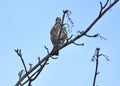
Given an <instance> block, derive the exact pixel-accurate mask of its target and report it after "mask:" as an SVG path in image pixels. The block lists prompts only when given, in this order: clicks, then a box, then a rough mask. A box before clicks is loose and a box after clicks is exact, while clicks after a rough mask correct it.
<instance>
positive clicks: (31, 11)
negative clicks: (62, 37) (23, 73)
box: [0, 0, 120, 86]
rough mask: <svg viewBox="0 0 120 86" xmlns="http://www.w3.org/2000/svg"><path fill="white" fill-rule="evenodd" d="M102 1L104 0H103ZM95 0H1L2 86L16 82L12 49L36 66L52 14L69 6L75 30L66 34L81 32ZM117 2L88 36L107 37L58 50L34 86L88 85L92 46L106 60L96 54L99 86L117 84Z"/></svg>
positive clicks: (119, 74) (46, 40)
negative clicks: (106, 58)
mask: <svg viewBox="0 0 120 86" xmlns="http://www.w3.org/2000/svg"><path fill="white" fill-rule="evenodd" d="M102 1H103V3H104V2H105V0H102ZM99 2H100V1H99V0H92V1H88V0H84V1H78V0H77V1H75V0H70V1H64V0H50V1H48V0H44V1H40V0H0V42H1V45H0V58H1V61H0V65H1V71H0V77H1V80H0V86H14V85H15V83H16V81H17V80H18V75H17V74H18V72H19V71H20V70H21V69H23V66H22V63H21V61H20V58H19V57H18V56H17V55H16V53H15V52H14V49H17V48H19V49H22V53H23V57H24V60H25V62H26V64H27V67H29V65H28V64H29V63H32V64H33V65H35V64H36V63H37V57H38V56H40V57H41V58H42V57H44V56H45V55H46V54H47V52H46V50H45V48H44V46H45V45H46V46H47V47H48V48H49V50H51V49H52V44H51V41H50V35H49V32H50V30H51V28H52V26H53V25H54V22H55V18H56V17H57V16H59V17H61V16H62V11H63V10H66V9H67V10H71V11H72V13H73V14H72V15H71V18H72V20H73V22H74V28H73V29H72V32H71V33H69V34H74V36H75V35H77V31H79V30H81V31H82V30H85V29H86V28H87V27H88V25H89V24H90V23H91V22H92V21H93V20H94V18H96V16H97V15H98V13H99V9H100V5H99ZM119 9H120V3H117V4H116V5H115V6H114V7H113V8H112V9H111V10H109V11H108V12H107V13H106V14H105V15H104V16H103V17H102V18H101V19H100V21H99V22H98V23H97V24H96V25H95V26H94V27H93V28H92V30H91V31H90V32H89V33H88V34H96V33H100V34H101V35H102V36H104V37H105V38H107V40H101V39H99V38H87V37H82V38H81V39H79V40H77V43H84V44H85V46H81V47H78V46H75V45H73V44H72V45H70V46H68V47H66V48H64V49H62V50H61V51H60V55H59V59H57V60H52V59H50V61H49V63H50V64H49V65H47V66H46V67H45V68H44V70H43V71H42V73H41V75H40V76H39V77H38V78H37V80H35V81H34V82H33V86H40V85H41V86H91V85H92V81H93V75H94V68H95V62H91V58H92V56H93V54H94V50H95V49H96V47H100V48H101V50H100V52H101V53H102V54H105V55H108V56H109V59H110V61H109V62H108V61H106V60H105V59H104V58H100V64H99V71H100V74H99V75H98V77H97V82H96V83H97V84H98V85H100V86H119V85H120V83H119V81H120V69H119V68H118V66H119V65H120V62H119V61H120V58H119V50H120V47H119V44H120V40H119V37H120V34H119V33H120V30H119V27H120V19H119V16H120V12H119Z"/></svg>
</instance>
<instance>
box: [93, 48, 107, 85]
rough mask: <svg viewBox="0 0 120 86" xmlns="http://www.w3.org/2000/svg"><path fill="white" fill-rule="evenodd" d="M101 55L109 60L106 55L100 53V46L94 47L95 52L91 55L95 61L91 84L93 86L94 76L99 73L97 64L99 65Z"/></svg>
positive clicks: (94, 82)
mask: <svg viewBox="0 0 120 86" xmlns="http://www.w3.org/2000/svg"><path fill="white" fill-rule="evenodd" d="M100 56H103V57H105V58H106V60H107V61H109V59H108V58H107V57H108V56H106V55H104V54H100V48H96V50H95V53H94V55H93V58H92V61H94V60H95V61H96V67H95V74H94V79H93V86H95V84H96V78H97V75H98V74H99V73H100V72H98V65H99V57H100Z"/></svg>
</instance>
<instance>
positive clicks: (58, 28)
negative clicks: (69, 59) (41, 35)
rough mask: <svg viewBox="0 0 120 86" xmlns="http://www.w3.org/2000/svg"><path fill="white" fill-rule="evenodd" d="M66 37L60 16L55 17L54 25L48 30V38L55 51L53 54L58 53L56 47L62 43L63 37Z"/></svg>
mask: <svg viewBox="0 0 120 86" xmlns="http://www.w3.org/2000/svg"><path fill="white" fill-rule="evenodd" d="M66 38H67V31H66V28H65V27H64V26H63V25H62V21H61V18H59V17H57V18H56V22H55V25H54V26H53V27H52V29H51V31H50V39H51V41H52V44H53V47H54V49H55V51H56V52H55V53H53V55H59V51H58V49H59V48H60V47H61V46H62V45H63V44H64V42H65V39H66Z"/></svg>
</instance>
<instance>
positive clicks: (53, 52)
mask: <svg viewBox="0 0 120 86" xmlns="http://www.w3.org/2000/svg"><path fill="white" fill-rule="evenodd" d="M52 55H56V56H58V55H59V50H58V49H57V48H53V50H52Z"/></svg>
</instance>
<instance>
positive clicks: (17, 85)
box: [15, 0, 119, 86]
mask: <svg viewBox="0 0 120 86" xmlns="http://www.w3.org/2000/svg"><path fill="white" fill-rule="evenodd" d="M108 1H109V0H107V2H108ZM118 1H119V0H115V1H114V2H113V3H111V5H109V6H108V7H106V6H107V5H106V6H105V5H104V6H105V7H104V8H102V9H104V10H102V11H101V12H100V14H99V15H98V16H97V17H96V19H95V20H94V21H93V22H92V23H91V24H90V25H89V26H88V28H86V30H85V31H84V32H83V33H82V34H79V35H77V36H76V37H74V38H72V37H71V38H70V40H68V41H67V42H66V43H65V44H64V45H63V46H62V47H61V48H59V49H58V50H61V49H63V48H64V47H66V46H68V45H70V44H72V43H75V41H76V40H78V39H80V38H81V37H82V36H85V35H86V34H87V32H89V31H90V30H91V28H92V27H93V26H94V25H95V24H96V23H97V21H98V20H99V19H100V18H101V17H102V16H103V15H104V14H105V13H106V12H107V11H108V10H109V9H110V8H112V7H113V6H114V5H115V4H116V3H117V2H118ZM107 2H106V3H107ZM68 11H69V10H65V11H63V17H62V25H64V23H63V22H64V18H65V15H66V14H67V12H68ZM15 52H16V53H17V55H18V56H20V57H21V56H22V54H21V51H18V49H17V50H15ZM54 52H55V49H52V51H51V52H49V53H48V55H46V56H45V57H44V58H42V59H41V60H40V62H38V63H36V65H34V66H33V67H32V68H31V69H30V70H28V71H27V68H26V66H25V65H24V64H23V65H24V66H25V67H24V68H25V71H26V73H25V74H24V75H22V77H21V79H20V80H18V81H17V83H16V84H15V86H19V85H20V84H22V85H23V84H26V83H27V82H29V81H30V82H29V83H30V84H31V79H32V77H33V76H34V78H33V80H34V79H36V78H35V77H37V76H38V75H40V73H41V71H42V69H43V68H44V67H45V65H46V64H47V61H48V60H49V58H50V57H51V56H52V54H53V53H54ZM22 63H23V62H22ZM41 65H42V66H41ZM39 67H40V68H39ZM36 69H38V70H37V71H35V70H36ZM33 72H34V73H33ZM32 73H33V74H32ZM30 74H32V75H31V76H30V79H28V80H27V81H25V82H24V83H22V81H24V80H25V79H26V77H28V75H30ZM35 75H36V76H35Z"/></svg>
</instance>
